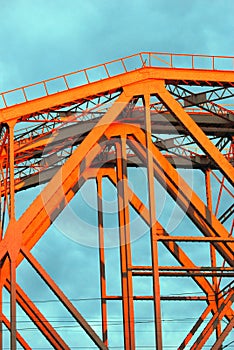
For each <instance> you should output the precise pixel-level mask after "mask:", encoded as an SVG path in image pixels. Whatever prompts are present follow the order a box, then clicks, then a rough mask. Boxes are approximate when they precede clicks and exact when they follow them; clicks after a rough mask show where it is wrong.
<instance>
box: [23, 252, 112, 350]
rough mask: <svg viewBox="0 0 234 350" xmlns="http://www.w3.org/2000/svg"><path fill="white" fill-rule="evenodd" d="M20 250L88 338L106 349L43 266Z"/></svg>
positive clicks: (102, 349) (30, 255)
mask: <svg viewBox="0 0 234 350" xmlns="http://www.w3.org/2000/svg"><path fill="white" fill-rule="evenodd" d="M21 252H22V254H23V255H24V257H25V258H26V259H27V260H28V262H29V263H30V265H31V266H32V267H33V268H34V269H35V271H36V272H37V273H38V275H39V276H40V277H41V278H42V279H43V281H44V282H45V283H46V284H47V286H48V287H49V288H50V289H51V290H52V291H53V293H54V294H55V295H56V296H57V298H58V299H59V300H60V301H61V302H62V304H63V305H64V306H65V308H66V309H67V310H68V311H69V312H70V313H71V315H72V316H73V317H74V318H75V319H76V321H77V322H78V323H79V325H80V326H81V327H82V328H83V329H84V331H85V332H86V333H87V334H88V335H89V337H90V339H92V340H93V342H94V343H95V344H96V345H97V347H98V348H99V349H101V350H108V348H107V347H106V345H105V344H104V343H103V342H102V340H101V339H100V338H99V336H98V335H97V334H96V332H95V331H94V330H93V328H92V327H90V325H89V324H88V322H87V321H86V320H85V319H84V318H83V316H82V315H81V314H80V313H79V311H78V310H77V309H76V307H75V306H74V305H73V304H72V303H71V302H70V300H69V299H68V298H67V297H66V296H65V294H64V293H63V292H62V290H61V289H60V288H59V287H58V286H57V285H56V283H55V282H54V281H53V279H52V278H51V277H50V276H49V274H48V273H47V272H46V271H45V270H44V269H43V267H42V266H41V265H40V264H39V262H38V261H37V260H36V259H35V258H34V256H33V255H32V254H31V253H30V251H29V250H28V249H27V248H26V247H24V246H22V247H21Z"/></svg>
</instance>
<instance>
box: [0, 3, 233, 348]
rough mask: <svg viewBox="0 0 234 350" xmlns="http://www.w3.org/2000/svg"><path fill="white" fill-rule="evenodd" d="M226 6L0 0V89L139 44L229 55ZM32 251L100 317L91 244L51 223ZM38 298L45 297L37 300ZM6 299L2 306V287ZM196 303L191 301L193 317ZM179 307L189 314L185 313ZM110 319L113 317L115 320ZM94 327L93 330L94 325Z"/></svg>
mask: <svg viewBox="0 0 234 350" xmlns="http://www.w3.org/2000/svg"><path fill="white" fill-rule="evenodd" d="M233 12H234V3H233V1H232V0H215V1H210V0H194V1H186V0H177V1H173V0H125V1H124V0H118V1H117V0H113V1H108V0H92V1H91V0H86V1H82V0H66V1H64V0H53V1H52V0H37V1H33V0H8V1H7V0H0V37H1V45H0V91H1V92H2V91H6V90H9V89H12V88H15V87H18V86H21V85H26V84H30V83H33V82H36V81H40V80H42V79H47V78H49V77H54V76H56V75H60V74H64V73H68V72H72V71H76V70H78V69H81V68H85V67H89V66H92V65H96V64H98V63H103V62H106V61H109V60H112V59H116V58H119V57H124V56H126V55H131V54H133V53H137V52H141V51H154V52H172V53H200V54H209V55H232V56H233V55H234V50H233V46H234V45H233V44H234V40H233V32H234V24H233V23H234V22H233ZM36 192H37V190H30V191H28V192H27V193H25V194H20V195H19V196H18V197H17V211H18V215H19V213H20V212H22V211H23V210H24V209H25V208H26V206H27V205H28V204H29V203H30V202H31V201H32V198H33V197H34V196H35V194H36ZM81 209H82V208H81ZM83 211H85V208H83ZM162 215H163V214H162ZM162 220H163V216H162ZM186 225H187V222H183V223H181V226H180V227H183V228H186V227H187V226H186ZM191 227H192V226H191ZM142 247H145V250H144V249H143V248H142ZM134 252H135V253H134V254H135V255H134V256H139V255H140V254H141V263H142V264H144V263H145V264H149V261H148V257H149V254H148V251H147V241H146V240H144V239H142V240H139V241H137V242H136V244H135V246H134ZM34 254H35V256H37V257H38V259H39V261H40V262H41V263H42V265H43V266H45V267H46V268H47V270H48V271H49V272H50V273H51V275H52V276H53V277H54V278H55V280H56V282H57V283H58V284H59V285H60V286H61V287H62V288H63V290H64V291H65V292H66V293H67V295H68V296H69V297H70V298H71V299H73V300H74V303H76V305H77V306H78V308H79V310H80V311H81V312H82V313H83V314H84V315H85V316H87V318H88V319H90V320H91V324H92V322H93V324H97V322H96V323H95V322H94V321H95V320H97V319H99V317H100V309H99V301H98V300H96V299H95V298H98V296H99V294H98V291H97V289H96V285H97V284H98V278H97V274H98V266H97V250H95V249H94V248H90V247H84V246H81V245H79V244H77V243H74V242H73V241H72V240H70V239H69V238H68V237H67V236H65V235H63V234H61V232H59V230H58V229H57V228H56V227H52V228H51V229H49V230H48V232H47V234H46V235H45V237H43V239H42V240H41V242H40V243H39V244H38V246H37V247H36V248H35V249H34ZM106 254H107V269H108V271H109V273H110V276H111V275H112V277H110V279H109V280H108V290H109V292H110V293H114V292H115V291H116V289H117V290H118V289H120V281H118V279H117V278H113V274H116V271H113V265H114V264H115V261H116V259H117V258H118V252H117V250H114V249H110V250H107V253H106ZM194 255H196V254H194ZM87 256H88V257H89V263H90V265H89V266H85V262H84V258H85V257H87ZM163 258H164V260H163V262H164V263H165V264H166V262H167V261H171V260H170V259H171V257H170V256H169V255H168V254H166V253H165V255H163ZM167 259H168V260H167ZM65 260H66V261H67V264H66V266H65V265H64V261H65ZM74 266H76V268H75V269H74ZM116 268H117V269H118V267H116ZM25 276H26V277H25ZM74 276H79V279H78V280H77V281H76V280H75V278H74ZM114 276H115V275H114ZM18 280H19V283H21V285H23V286H24V287H25V289H26V291H27V293H28V294H29V295H30V296H31V298H32V299H33V300H38V301H40V302H39V303H38V307H39V308H40V309H41V310H43V311H44V312H45V314H46V315H47V317H48V319H50V320H52V321H53V320H54V321H55V322H54V324H55V325H56V324H57V323H56V322H58V320H59V322H61V325H62V326H64V325H65V326H67V325H69V321H71V320H70V318H69V315H68V314H67V313H65V311H64V310H63V308H62V307H60V306H59V304H58V303H57V302H56V301H53V300H54V297H53V296H52V295H51V294H50V293H49V292H48V290H47V289H46V288H45V287H44V285H43V284H42V283H41V281H40V280H39V279H38V278H37V277H36V276H35V275H34V274H33V272H32V270H31V268H29V266H28V265H27V264H22V266H21V267H20V269H19V273H18ZM146 285H147V284H146V283H144V282H139V283H137V284H136V288H137V289H138V291H140V292H142V293H144V292H145V288H146ZM162 288H163V290H165V291H166V290H167V289H171V290H172V291H176V288H177V287H176V283H175V284H173V283H171V284H170V285H168V280H165V279H164V280H163V282H162ZM197 290H198V288H197V286H196V285H195V284H194V285H187V284H186V283H185V282H184V291H185V292H190V291H197ZM84 298H91V299H92V300H91V299H90V300H89V301H88V305H87V301H86V302H85V301H84V300H82V299H84ZM45 300H47V301H48V302H44V303H43V301H45ZM5 302H6V306H7V305H8V304H7V295H6V294H5ZM197 305H198V304H197ZM185 306H186V305H184V304H183V303H181V304H180V305H179V307H178V305H176V306H174V309H173V313H172V312H171V310H168V309H167V308H166V306H165V307H164V306H163V316H164V318H165V319H171V318H173V319H174V322H168V323H167V324H166V325H167V331H168V332H171V333H165V340H166V341H167V343H168V344H169V345H170V344H172V346H173V344H174V343H173V342H175V338H176V337H178V339H179V337H180V335H178V334H179V333H178V334H175V332H174V331H173V329H174V327H175V322H178V320H177V321H176V320H175V314H177V315H180V311H181V309H184V308H185ZM109 308H110V312H112V316H111V317H112V321H113V325H112V330H113V332H112V333H111V341H112V344H113V345H115V346H121V345H122V343H121V340H120V339H121V336H120V334H121V332H120V328H121V327H120V305H119V303H113V304H112V305H110V306H109ZM177 308H178V309H177ZM201 309H202V308H201ZM201 309H200V305H198V306H197V308H196V310H195V309H194V313H193V316H192V318H193V317H194V318H195V317H196V315H198V314H199V313H200V311H201ZM6 312H7V308H6ZM19 312H20V311H19ZM186 312H187V316H188V317H189V316H191V315H190V313H189V312H188V311H185V314H186ZM136 314H137V315H138V317H139V319H140V318H146V319H148V320H149V319H152V310H151V309H150V306H149V304H147V305H144V306H143V307H142V306H139V305H137V306H136ZM20 317H23V315H21V316H20ZM178 318H179V316H178ZM21 320H23V318H22V319H21ZM114 320H117V321H116V323H117V325H116V324H115V323H114ZM189 322H191V320H190V321H188V322H187V326H188V327H189V328H190V326H191V324H192V323H189ZM22 324H23V323H22ZM28 325H29V323H25V324H23V327H22V328H24V327H25V328H27V327H29V326H28ZM70 325H72V327H70V328H67V329H66V328H61V334H63V336H64V337H65V338H66V339H67V341H68V342H69V341H70V343H71V347H72V346H75V345H77V336H76V334H75V332H74V329H75V328H74V324H73V323H70ZM30 327H32V325H31V324H30ZM95 327H96V328H95V329H96V330H97V331H98V332H99V333H100V327H98V326H95ZM137 327H138V328H139V335H140V336H139V337H138V344H139V345H145V344H146V342H148V343H149V345H151V344H153V341H154V340H153V336H152V324H151V323H150V322H148V324H147V326H146V325H144V324H143V326H142V325H141V324H138V325H137ZM146 327H148V328H149V329H148V331H149V333H147V335H146V336H145V337H144V336H142V332H141V331H142V330H144V329H146ZM23 334H25V337H26V338H27V339H29V340H30V341H32V344H33V347H34V348H36V347H41V348H44V349H45V348H47V347H48V348H49V345H48V344H47V343H46V342H45V341H44V340H43V339H42V338H40V337H39V336H37V335H36V334H37V333H34V332H33V331H32V330H30V331H28V332H27V331H24V333H23ZM78 334H81V333H78ZM4 341H5V348H7V346H8V341H9V338H8V336H5V339H4ZM90 344H91V343H90V342H89V341H88V340H87V339H86V337H85V335H84V334H83V335H82V336H81V338H80V343H79V346H80V348H81V349H85V346H89V345H90ZM82 346H83V348H82Z"/></svg>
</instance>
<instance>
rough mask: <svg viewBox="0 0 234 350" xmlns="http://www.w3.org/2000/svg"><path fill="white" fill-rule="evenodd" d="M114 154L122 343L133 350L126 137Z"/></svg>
mask: <svg viewBox="0 0 234 350" xmlns="http://www.w3.org/2000/svg"><path fill="white" fill-rule="evenodd" d="M116 153H117V191H118V215H119V236H120V259H121V277H122V279H121V281H122V305H123V325H124V343H125V349H126V350H134V349H135V327H134V304H133V287H132V270H131V266H132V259H131V247H130V239H131V237H130V220H129V203H128V186H127V155H126V135H125V137H124V138H122V137H121V139H120V142H119V143H117V144H116Z"/></svg>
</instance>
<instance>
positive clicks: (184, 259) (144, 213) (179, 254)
mask: <svg viewBox="0 0 234 350" xmlns="http://www.w3.org/2000/svg"><path fill="white" fill-rule="evenodd" d="M107 171H108V172H107ZM105 173H106V174H105V175H106V176H108V178H109V179H110V181H111V182H112V184H113V185H114V186H117V180H116V176H115V173H114V171H113V170H112V169H106V170H105ZM128 197H129V202H130V204H131V205H132V207H133V208H134V210H135V211H136V212H137V213H138V214H139V215H140V216H141V217H142V219H143V220H144V221H145V223H146V224H147V225H150V216H149V210H148V209H147V208H146V206H145V205H144V203H142V201H141V200H140V199H139V197H138V196H137V195H136V194H135V193H134V192H133V191H132V190H131V188H130V187H128ZM156 223H157V227H155V228H157V231H161V232H162V234H163V235H165V236H168V237H169V233H168V232H167V231H166V230H165V229H164V228H163V226H162V225H161V224H160V222H159V221H157V222H156ZM163 244H164V245H165V247H166V248H167V249H168V250H169V251H170V253H172V255H173V256H174V257H175V259H176V260H177V261H178V262H179V263H180V264H181V265H182V266H184V267H186V268H187V269H188V270H189V269H194V268H196V267H197V266H196V265H195V264H194V263H193V262H192V260H191V259H190V258H189V257H188V256H187V255H186V254H185V253H184V251H183V249H182V248H181V247H180V246H179V245H178V244H177V243H176V242H173V241H163ZM191 277H192V278H193V280H194V281H195V282H196V283H197V284H198V286H199V287H200V288H201V289H202V290H203V291H204V293H205V294H207V295H208V296H210V300H209V303H210V305H211V306H212V310H213V312H215V311H216V310H217V305H216V303H215V301H214V299H213V295H214V290H213V288H212V285H211V284H210V282H209V281H208V280H207V279H206V278H205V277H204V276H191ZM231 314H233V312H232V310H231ZM226 317H227V318H228V319H229V317H230V310H229V313H227V315H226Z"/></svg>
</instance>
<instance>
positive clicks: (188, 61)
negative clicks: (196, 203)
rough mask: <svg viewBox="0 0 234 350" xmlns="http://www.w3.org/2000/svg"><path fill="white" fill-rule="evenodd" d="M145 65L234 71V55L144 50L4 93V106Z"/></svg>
mask: <svg viewBox="0 0 234 350" xmlns="http://www.w3.org/2000/svg"><path fill="white" fill-rule="evenodd" d="M143 67H161V68H168V69H171V68H185V69H206V70H229V71H230V70H233V69H234V57H231V56H208V55H191V54H171V53H156V52H141V53H137V54H134V55H131V56H126V57H124V58H119V59H116V60H113V61H110V62H106V63H103V64H98V65H96V66H93V67H89V68H85V69H82V70H78V71H75V72H72V73H68V74H64V75H60V76H57V77H55V78H50V79H47V80H43V81H40V82H37V83H34V84H30V85H26V86H23V87H19V88H16V89H13V90H9V91H6V92H2V93H0V109H1V108H6V107H9V106H12V105H14V104H18V103H23V102H27V101H31V100H34V99H36V98H40V97H44V96H49V95H51V94H54V93H57V92H61V91H66V90H69V89H71V88H74V87H78V86H81V85H85V84H90V83H92V82H95V81H98V80H102V79H106V78H110V77H113V76H115V75H119V74H122V73H126V72H130V71H133V70H136V69H139V68H143Z"/></svg>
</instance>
